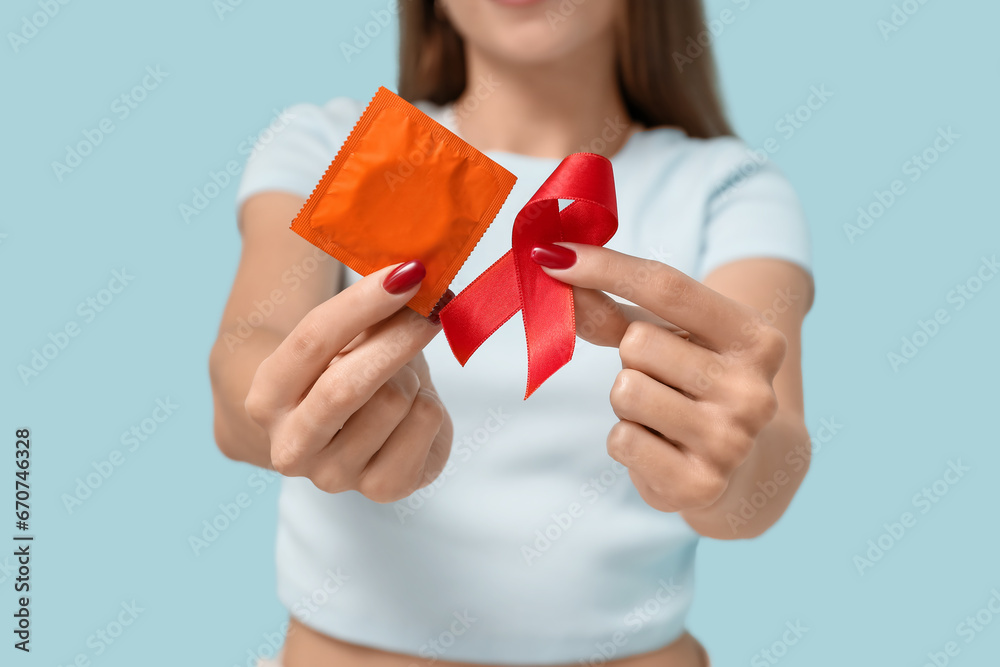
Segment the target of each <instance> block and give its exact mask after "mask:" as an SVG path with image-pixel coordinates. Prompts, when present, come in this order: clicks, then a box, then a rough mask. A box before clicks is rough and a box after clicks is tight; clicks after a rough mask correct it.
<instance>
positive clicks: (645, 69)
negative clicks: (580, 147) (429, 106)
mask: <svg viewBox="0 0 1000 667" xmlns="http://www.w3.org/2000/svg"><path fill="white" fill-rule="evenodd" d="M625 3H626V18H625V21H624V27H623V30H622V32H623V34H620V35H619V38H618V40H617V60H618V63H617V64H618V81H619V84H620V86H621V92H622V98H623V99H624V100H625V106H626V108H627V109H628V112H629V114H630V115H631V116H632V118H633V120H636V121H638V122H640V123H642V124H643V125H645V126H646V127H657V126H660V125H676V126H678V127H680V128H682V129H684V131H685V132H687V133H688V135H690V136H692V137H715V136H719V135H726V134H732V133H733V132H732V129H730V127H729V122H728V121H727V120H726V114H725V112H724V110H723V107H722V100H721V98H720V95H719V91H718V88H717V85H716V73H715V61H714V59H713V58H712V50H711V44H710V43H709V45H707V46H706V45H704V44H702V42H703V41H707V40H705V39H704V36H703V35H701V33H705V34H709V33H707V30H706V28H705V22H704V16H705V12H704V9H703V7H702V0H625ZM400 11H401V17H400V33H401V34H400V49H399V61H400V73H399V94H400V96H401V97H403V98H405V99H407V100H409V101H411V102H413V101H416V100H428V101H430V102H433V103H435V104H442V105H443V104H447V103H449V102H453V101H455V100H456V99H458V97H459V96H460V95H461V94H462V91H463V90H464V89H465V82H466V77H465V51H464V47H463V45H462V38H461V37H460V36H459V34H458V33H457V32H456V31H455V28H454V27H452V25H451V23H450V22H449V21H448V20H447V18H446V17H444V16H443V15H442V14H441V13H440V12H438V11H436V10H435V3H434V0H407V2H404V3H402V4H401V6H400Z"/></svg>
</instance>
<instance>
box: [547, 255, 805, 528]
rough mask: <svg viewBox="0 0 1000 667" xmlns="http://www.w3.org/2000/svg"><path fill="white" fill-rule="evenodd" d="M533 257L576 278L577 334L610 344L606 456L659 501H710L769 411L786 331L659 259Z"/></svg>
mask: <svg viewBox="0 0 1000 667" xmlns="http://www.w3.org/2000/svg"><path fill="white" fill-rule="evenodd" d="M573 253H575V254H576V259H575V262H574V261H573V257H572V255H573ZM533 258H534V259H535V261H536V262H538V263H539V264H541V265H542V266H543V268H544V270H545V272H546V273H547V274H549V275H550V276H552V277H553V278H556V279H557V280H560V281H562V282H565V283H568V284H570V285H573V286H575V288H576V289H574V301H575V307H576V327H577V333H578V335H579V336H580V337H581V338H583V339H585V340H588V341H590V342H592V343H595V344H598V345H612V346H617V347H618V349H619V354H620V355H621V360H622V371H621V372H620V373H619V374H618V377H617V378H616V379H615V382H614V385H613V387H612V389H611V406H612V408H613V409H614V411H615V414H616V415H617V416H618V418H619V420H620V421H619V422H618V423H617V424H615V426H614V427H613V428H612V429H611V432H610V433H609V434H608V441H607V447H608V453H609V454H610V455H611V457H612V458H614V459H616V460H617V461H619V462H620V463H622V464H623V465H624V466H626V467H627V468H628V470H629V476H630V477H631V479H632V482H633V483H634V484H635V486H636V488H637V489H638V491H639V493H640V495H641V496H642V498H643V499H644V500H645V501H646V502H647V503H648V504H649V505H650V506H652V507H654V508H656V509H659V510H662V511H664V512H677V511H683V510H697V509H701V508H705V507H708V506H710V505H712V504H713V503H715V502H716V501H717V500H718V499H719V498H720V497H721V496H722V495H723V493H724V492H725V491H726V489H727V487H728V486H729V482H730V479H731V478H732V476H733V474H734V472H735V471H736V470H737V468H739V467H740V466H741V465H742V464H743V463H744V462H745V461H746V460H747V459H748V457H750V455H751V453H752V452H753V450H754V446H755V443H756V441H757V436H758V434H759V433H760V432H761V430H762V429H763V428H764V427H765V426H767V424H768V423H769V422H770V421H771V420H772V419H773V418H774V416H775V414H776V412H777V409H778V401H777V398H776V396H775V392H774V388H773V386H772V383H773V380H774V377H775V375H776V374H777V373H778V370H779V369H780V368H781V364H782V361H783V359H784V356H785V350H786V346H787V342H786V339H785V336H784V335H783V334H782V333H781V332H780V331H779V330H778V329H776V328H774V327H773V326H771V325H770V324H768V323H767V322H766V321H765V320H764V318H763V317H762V316H761V314H760V313H759V312H758V311H757V310H755V309H754V308H751V307H750V306H747V305H744V304H742V303H739V302H737V301H734V300H733V299H730V298H727V297H725V296H723V295H721V294H719V293H718V292H715V291H713V290H712V289H710V288H708V287H706V286H705V285H703V284H701V283H700V282H698V281H696V280H694V279H692V278H690V277H688V276H687V275H685V274H684V273H682V272H680V271H678V270H676V269H674V268H672V267H670V266H667V265H665V264H662V263H660V262H655V261H652V260H647V259H640V258H637V257H632V256H629V255H624V254H621V253H618V252H615V251H613V250H609V249H607V248H601V247H596V246H589V245H583V244H574V243H561V244H559V245H557V246H552V245H549V246H544V247H542V248H541V249H536V251H535V252H534V253H533ZM570 264H571V265H570ZM567 265H568V268H561V269H560V268H551V267H553V266H567ZM603 292H608V293H611V294H615V295H618V296H620V297H623V298H625V299H628V300H629V301H630V302H632V303H634V304H636V305H637V306H638V307H635V306H628V305H624V304H620V303H618V302H617V301H615V300H613V299H611V298H610V297H608V296H607V295H606V294H604V293H603Z"/></svg>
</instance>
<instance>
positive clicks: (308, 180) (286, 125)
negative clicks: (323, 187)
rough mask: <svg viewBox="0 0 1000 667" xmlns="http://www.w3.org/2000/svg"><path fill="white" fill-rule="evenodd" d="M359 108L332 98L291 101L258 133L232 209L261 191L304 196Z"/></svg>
mask: <svg viewBox="0 0 1000 667" xmlns="http://www.w3.org/2000/svg"><path fill="white" fill-rule="evenodd" d="M362 111H363V106H362V105H361V104H360V103H359V102H357V101H355V100H351V99H348V98H337V99H334V100H331V101H330V102H328V103H326V104H325V105H323V106H319V105H315V104H296V105H294V106H291V107H288V108H287V109H285V110H284V111H283V112H282V113H280V114H279V115H278V117H277V119H276V120H275V122H273V123H271V125H270V126H269V127H268V128H266V129H265V130H264V131H263V132H261V133H260V135H259V136H258V137H257V141H256V142H255V144H254V147H253V150H252V152H251V153H250V156H249V157H248V158H247V162H246V166H245V167H244V169H243V174H242V176H241V177H240V185H239V188H238V189H237V191H236V211H237V213H238V212H239V211H240V209H241V208H242V207H243V204H244V203H245V202H246V200H247V199H249V198H250V197H252V196H253V195H255V194H258V193H260V192H265V191H269V190H276V191H281V192H288V193H291V194H295V195H299V196H300V197H302V198H304V199H305V198H308V197H309V195H311V194H312V192H313V189H314V188H315V187H316V185H317V184H318V183H319V181H320V179H321V178H322V177H323V174H324V173H325V172H326V168H327V167H328V166H330V163H331V162H332V161H333V159H334V157H336V155H337V151H338V150H340V146H341V145H342V144H343V143H344V140H345V139H346V138H347V135H348V134H350V132H351V129H352V128H353V127H354V124H355V123H356V122H357V120H358V118H359V117H360V116H361V112H362Z"/></svg>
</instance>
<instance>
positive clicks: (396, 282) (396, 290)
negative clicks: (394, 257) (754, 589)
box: [382, 259, 427, 294]
mask: <svg viewBox="0 0 1000 667" xmlns="http://www.w3.org/2000/svg"><path fill="white" fill-rule="evenodd" d="M426 275H427V269H426V268H424V264H423V262H421V261H420V260H417V259H414V260H412V261H410V262H406V263H405V264H400V265H399V266H397V267H396V268H395V269H393V270H392V273H390V274H389V275H387V276H386V277H385V280H383V281H382V287H384V288H385V291H386V292H388V293H389V294H402V293H403V292H406V291H407V290H409V289H410V288H411V287H413V286H414V285H416V284H417V283H419V282H420V281H421V280H423V279H424V276H426Z"/></svg>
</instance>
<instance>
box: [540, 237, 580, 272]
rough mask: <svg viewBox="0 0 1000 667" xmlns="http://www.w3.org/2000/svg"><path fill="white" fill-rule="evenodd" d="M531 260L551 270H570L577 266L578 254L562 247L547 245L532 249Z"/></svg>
mask: <svg viewBox="0 0 1000 667" xmlns="http://www.w3.org/2000/svg"><path fill="white" fill-rule="evenodd" d="M531 259H532V260H534V261H535V263H536V264H541V265H542V266H544V267H546V268H549V269H568V268H569V267H571V266H573V265H574V264H576V253H575V252H573V251H572V250H570V249H569V248H565V247H563V246H561V245H554V244H552V243H546V244H545V245H540V246H535V247H534V248H532V249H531Z"/></svg>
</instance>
